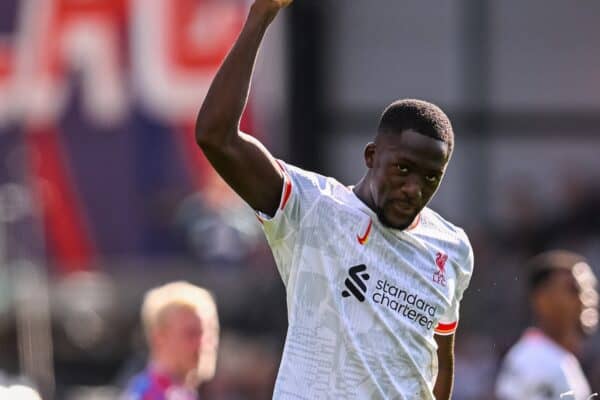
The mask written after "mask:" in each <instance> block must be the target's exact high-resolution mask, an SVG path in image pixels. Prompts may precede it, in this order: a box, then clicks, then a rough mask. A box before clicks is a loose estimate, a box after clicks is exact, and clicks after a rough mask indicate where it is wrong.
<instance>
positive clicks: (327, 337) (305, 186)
mask: <svg viewBox="0 0 600 400" xmlns="http://www.w3.org/2000/svg"><path fill="white" fill-rule="evenodd" d="M281 165H282V168H283V169H284V171H285V174H286V182H285V184H284V188H283V194H282V200H281V205H280V208H279V210H278V211H277V213H276V214H275V216H274V217H273V218H268V217H266V216H264V215H261V216H259V217H260V219H261V220H262V223H263V229H264V231H265V234H266V236H267V240H268V242H269V244H270V246H271V248H272V250H273V254H274V257H275V261H276V263H277V267H278V269H279V273H280V275H281V278H282V279H283V282H284V284H285V286H286V292H287V308H288V322H289V327H288V332H287V338H286V343H285V348H284V351H283V356H282V361H281V365H280V369H279V374H278V377H277V382H276V385H275V392H274V396H273V398H274V399H307V400H318V399H336V400H337V399H373V400H376V399H415V400H416V399H418V400H428V399H434V396H433V392H432V390H433V386H434V384H435V380H436V377H437V369H438V368H437V365H438V364H437V354H436V350H437V346H436V342H435V340H434V331H435V329H436V327H437V326H438V324H439V323H443V324H448V325H447V326H446V328H447V329H446V333H449V334H451V333H452V332H453V329H454V327H455V326H456V322H457V320H458V313H459V302H460V299H461V298H462V294H463V292H464V290H465V289H466V287H467V285H468V283H469V279H470V277H471V273H472V269H473V254H472V250H471V246H470V244H469V241H468V239H467V237H466V235H465V233H464V232H463V231H462V229H460V228H457V227H455V226H454V225H452V224H450V223H448V222H446V221H445V220H444V219H442V218H441V217H440V216H439V215H438V214H436V213H435V212H434V211H432V210H430V209H428V208H425V209H424V210H423V211H422V212H421V215H420V219H419V223H418V225H417V226H416V227H414V228H413V229H410V230H405V231H399V230H394V229H390V228H386V227H384V226H383V225H381V223H380V222H379V221H378V219H377V216H376V215H375V214H374V213H373V212H372V211H371V210H370V209H369V208H368V207H367V206H366V205H365V204H363V203H362V202H361V201H360V200H359V199H358V198H357V197H356V196H355V195H354V193H353V192H352V190H350V189H349V188H348V187H346V186H343V185H342V184H340V183H339V182H337V181H336V180H334V179H332V178H327V177H323V176H320V175H317V174H314V173H311V172H307V171H303V170H301V169H299V168H296V167H293V166H290V165H285V164H283V163H281ZM367 233H368V234H367ZM361 239H364V240H362V243H361ZM436 260H437V262H436ZM351 267H355V268H353V269H352V270H350V269H351ZM361 297H362V300H363V301H360V300H359V298H361ZM448 327H450V328H449V329H448Z"/></svg>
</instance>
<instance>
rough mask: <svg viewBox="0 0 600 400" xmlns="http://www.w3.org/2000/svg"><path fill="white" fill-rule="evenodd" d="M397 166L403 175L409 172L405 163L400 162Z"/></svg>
mask: <svg viewBox="0 0 600 400" xmlns="http://www.w3.org/2000/svg"><path fill="white" fill-rule="evenodd" d="M396 167H397V168H398V171H400V173H401V174H402V175H406V174H408V167H405V166H404V165H400V164H396Z"/></svg>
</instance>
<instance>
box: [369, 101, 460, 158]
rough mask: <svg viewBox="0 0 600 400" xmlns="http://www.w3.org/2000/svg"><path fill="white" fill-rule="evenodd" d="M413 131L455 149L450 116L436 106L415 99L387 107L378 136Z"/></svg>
mask: <svg viewBox="0 0 600 400" xmlns="http://www.w3.org/2000/svg"><path fill="white" fill-rule="evenodd" d="M407 129H412V130H414V131H416V132H418V133H420V134H422V135H425V136H429V137H431V138H433V139H436V140H440V141H442V142H444V143H446V144H447V145H448V155H450V154H452V149H453V148H454V131H453V130H452V124H451V123H450V119H449V118H448V116H447V115H446V114H445V113H444V112H443V111H442V109H441V108H439V107H438V106H436V105H435V104H432V103H429V102H426V101H423V100H415V99H403V100H397V101H395V102H393V103H392V104H390V105H389V106H387V107H386V109H385V110H384V111H383V114H382V115H381V118H380V120H379V127H378V129H377V133H378V134H382V133H402V132H403V131H405V130H407Z"/></svg>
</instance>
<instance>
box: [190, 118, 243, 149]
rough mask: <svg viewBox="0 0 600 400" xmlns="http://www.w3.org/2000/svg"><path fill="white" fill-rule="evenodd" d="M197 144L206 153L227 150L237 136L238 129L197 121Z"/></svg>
mask: <svg viewBox="0 0 600 400" xmlns="http://www.w3.org/2000/svg"><path fill="white" fill-rule="evenodd" d="M194 133H195V138H196V144H197V145H198V147H199V148H200V150H202V152H203V153H204V154H207V153H219V152H223V151H225V150H226V149H227V148H228V147H229V145H230V144H231V143H232V141H233V140H234V139H235V137H236V133H237V129H233V130H232V129H222V128H216V127H213V126H207V125H205V124H203V123H202V121H199V122H196V127H195V131H194Z"/></svg>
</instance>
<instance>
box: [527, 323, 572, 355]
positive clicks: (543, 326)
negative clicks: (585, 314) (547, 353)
mask: <svg viewBox="0 0 600 400" xmlns="http://www.w3.org/2000/svg"><path fill="white" fill-rule="evenodd" d="M537 328H538V329H540V330H541V331H542V332H543V333H544V335H546V336H547V337H549V338H550V339H552V341H553V342H555V343H556V344H558V345H559V346H560V347H562V348H563V349H565V350H567V351H569V352H570V353H573V354H577V353H578V352H579V350H580V347H581V334H580V333H579V332H578V331H577V329H560V328H557V327H556V324H551V323H538V324H537Z"/></svg>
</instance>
